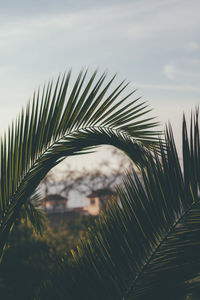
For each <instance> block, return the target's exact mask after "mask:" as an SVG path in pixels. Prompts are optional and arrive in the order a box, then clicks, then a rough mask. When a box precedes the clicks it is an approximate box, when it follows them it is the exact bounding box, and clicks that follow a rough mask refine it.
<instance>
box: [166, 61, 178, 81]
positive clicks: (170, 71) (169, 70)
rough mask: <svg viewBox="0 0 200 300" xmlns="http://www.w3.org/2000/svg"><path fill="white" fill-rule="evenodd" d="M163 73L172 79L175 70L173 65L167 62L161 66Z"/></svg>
mask: <svg viewBox="0 0 200 300" xmlns="http://www.w3.org/2000/svg"><path fill="white" fill-rule="evenodd" d="M163 74H164V75H165V76H166V77H167V78H168V79H170V80H174V79H175V78H176V74H177V70H176V68H175V66H174V65H172V64H167V65H165V66H164V67H163Z"/></svg>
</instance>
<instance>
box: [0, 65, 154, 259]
mask: <svg viewBox="0 0 200 300" xmlns="http://www.w3.org/2000/svg"><path fill="white" fill-rule="evenodd" d="M70 78H71V71H69V72H68V73H67V74H66V75H65V76H64V77H63V78H62V79H60V78H58V80H57V82H56V84H55V86H54V85H53V83H52V82H50V83H49V84H48V85H47V87H44V88H43V90H42V93H40V92H38V93H37V94H36V93H35V94H34V96H33V101H32V103H29V104H28V106H27V108H26V110H22V113H21V115H20V116H19V117H18V118H17V120H16V122H15V123H14V122H13V123H12V126H11V127H10V128H9V129H8V134H7V135H6V134H5V135H4V137H2V138H1V142H0V164H1V166H0V168H1V183H0V255H1V253H2V249H3V247H4V245H5V242H6V240H7V237H8V234H9V232H10V230H11V227H12V226H13V224H14V222H15V219H16V218H17V217H18V216H19V213H20V210H21V208H22V207H23V205H24V203H25V202H26V201H27V199H28V198H29V197H30V196H31V195H32V193H33V192H34V191H35V189H36V187H37V186H38V184H39V182H40V181H41V180H42V179H43V178H44V176H45V175H46V174H47V172H48V171H49V170H50V169H51V168H53V167H54V166H55V165H57V164H58V163H59V162H60V161H62V160H63V159H64V158H65V157H66V156H71V155H75V154H76V155H77V154H81V153H84V152H85V151H86V150H87V149H90V147H91V146H92V147H93V146H96V145H99V141H98V140H97V137H98V138H99V137H100V136H101V135H102V136H103V135H104V136H105V135H106V136H107V142H106V143H107V144H112V143H116V141H115V140H116V136H117V135H120V136H121V139H122V138H124V137H126V138H127V139H130V138H132V139H133V138H134V139H135V140H136V141H137V142H138V143H140V145H143V146H144V147H147V148H151V147H153V146H154V145H155V146H156V145H157V142H158V139H157V134H158V132H156V131H153V130H152V128H153V127H155V125H156V124H157V123H156V122H154V121H153V120H152V118H149V117H145V115H146V114H147V113H148V111H149V110H148V109H147V108H146V104H144V103H140V102H139V99H136V100H134V101H129V100H128V99H129V97H130V96H131V95H132V94H133V93H134V91H133V92H132V93H130V94H128V95H126V96H123V94H122V92H124V90H125V88H126V86H127V85H126V84H125V83H124V82H122V83H121V84H119V85H118V86H117V87H115V88H114V89H113V91H111V92H110V93H109V92H108V91H109V89H110V86H111V84H112V82H113V81H114V79H115V76H114V77H113V78H111V80H109V81H108V83H106V84H105V79H106V74H105V73H104V74H102V75H101V76H100V77H99V78H97V71H95V72H94V73H93V74H92V76H91V77H89V79H87V71H81V72H80V74H79V75H78V77H77V79H76V81H75V84H74V85H73V86H72V88H71V89H69V84H70ZM141 117H143V119H142V120H141V119H140V118H141ZM108 130H110V132H109V134H108ZM83 132H84V137H85V138H82V136H83ZM95 135H96V142H94V140H95ZM90 138H91V139H90ZM113 139H114V142H112V140H113ZM109 140H110V142H109ZM101 141H102V142H103V139H101ZM95 143H96V144H95ZM74 144H76V146H74ZM125 144H126V142H125V141H124V145H123V147H124V148H123V151H124V152H126V147H125ZM139 149H142V147H137V151H139ZM135 156H136V159H135V161H136V163H138V164H140V161H139V160H138V158H139V154H138V153H136V154H135ZM142 157H143V155H142ZM132 158H133V160H134V155H133V156H132ZM141 163H142V162H141Z"/></svg>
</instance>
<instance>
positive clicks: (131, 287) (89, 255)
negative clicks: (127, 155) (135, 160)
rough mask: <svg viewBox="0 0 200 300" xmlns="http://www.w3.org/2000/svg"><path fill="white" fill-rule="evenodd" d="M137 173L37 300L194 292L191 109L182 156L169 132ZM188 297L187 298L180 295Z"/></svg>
mask: <svg viewBox="0 0 200 300" xmlns="http://www.w3.org/2000/svg"><path fill="white" fill-rule="evenodd" d="M159 150H160V151H159V152H160V156H159V155H158V154H157V152H154V153H153V154H152V156H149V160H148V164H147V165H146V167H145V168H143V169H142V171H141V178H140V177H139V176H138V175H137V173H136V172H134V171H133V173H131V174H127V176H126V177H125V178H124V181H123V184H122V185H121V186H120V187H119V188H118V194H119V196H120V202H121V205H119V204H117V203H116V202H110V203H109V206H108V208H107V211H106V212H105V213H103V214H102V215H101V217H100V220H99V221H97V223H96V225H95V226H94V227H92V228H90V229H89V232H88V234H87V237H86V238H85V240H82V241H81V242H80V244H79V245H78V246H77V249H76V250H74V251H72V255H73V257H74V263H73V265H72V266H71V265H69V264H68V263H67V256H66V257H65V258H64V259H63V260H62V262H61V263H60V267H59V268H58V273H56V274H55V273H54V274H53V277H52V278H51V279H50V280H49V282H48V283H46V284H45V285H44V287H43V290H42V292H41V294H40V297H39V299H91V300H102V299H109V300H110V299H115V300H117V299H121V300H122V299H123V300H125V299H126V300H130V299H134V300H136V299H137V300H146V299H148V300H151V299H153V300H157V299H159V300H160V299H164V300H169V299H170V300H177V299H183V298H184V299H185V296H186V295H188V294H191V293H192V295H193V297H194V296H195V293H196V295H198V297H197V298H192V299H199V294H200V278H199V277H198V275H199V273H200V138H199V119H198V110H196V113H194V114H192V117H191V125H190V131H189V134H188V129H187V125H186V121H185V118H183V125H182V159H179V158H178V154H177V150H176V146H175V142H174V138H173V133H172V129H171V127H170V126H169V127H168V129H167V130H166V146H165V147H163V144H160V146H159ZM187 299H188V298H187Z"/></svg>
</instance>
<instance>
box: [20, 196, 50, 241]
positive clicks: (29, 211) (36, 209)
mask: <svg viewBox="0 0 200 300" xmlns="http://www.w3.org/2000/svg"><path fill="white" fill-rule="evenodd" d="M19 220H25V221H26V222H27V223H28V224H30V225H31V226H32V227H33V229H34V230H35V232H36V233H38V234H40V235H42V233H43V230H44V228H45V222H46V217H45V214H44V212H43V211H42V210H41V196H40V194H39V193H38V192H37V191H36V192H35V193H34V194H33V195H32V196H31V197H29V198H28V199H27V200H26V201H25V202H24V205H23V206H22V209H21V211H20V214H19Z"/></svg>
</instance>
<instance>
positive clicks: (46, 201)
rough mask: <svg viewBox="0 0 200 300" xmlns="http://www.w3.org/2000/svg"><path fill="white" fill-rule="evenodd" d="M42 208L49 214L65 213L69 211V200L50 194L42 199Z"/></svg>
mask: <svg viewBox="0 0 200 300" xmlns="http://www.w3.org/2000/svg"><path fill="white" fill-rule="evenodd" d="M42 206H43V209H44V211H46V212H47V213H61V212H63V213H64V212H66V211H67V199H66V198H64V197H63V196H61V195H59V194H50V195H47V196H46V197H44V198H43V199H42Z"/></svg>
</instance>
